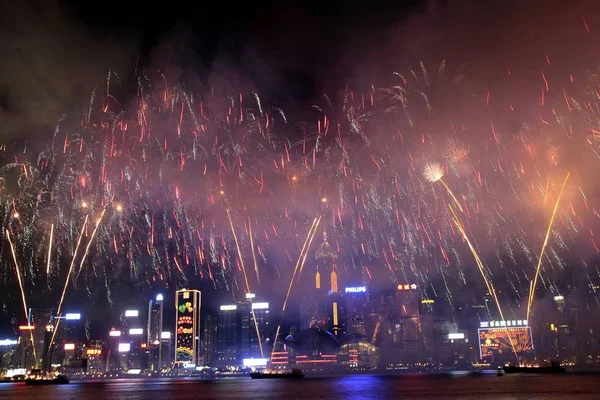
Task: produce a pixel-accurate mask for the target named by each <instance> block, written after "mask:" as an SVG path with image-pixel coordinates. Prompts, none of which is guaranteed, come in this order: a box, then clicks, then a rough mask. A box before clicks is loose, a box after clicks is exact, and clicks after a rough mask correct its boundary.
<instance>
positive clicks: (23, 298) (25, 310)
mask: <svg viewBox="0 0 600 400" xmlns="http://www.w3.org/2000/svg"><path fill="white" fill-rule="evenodd" d="M6 237H7V238H8V244H9V245H10V252H11V254H12V257H13V261H14V262H15V270H16V271H17V281H19V289H21V299H22V300H23V311H24V312H25V319H27V320H28V321H29V313H28V312H27V300H25V289H24V288H23V280H22V279H21V271H20V270H19V263H18V262H17V253H15V246H14V245H13V242H12V240H11V238H10V232H9V231H8V229H7V230H6ZM29 333H30V336H31V347H32V348H33V359H34V360H37V355H36V354H35V342H34V341H33V331H29Z"/></svg>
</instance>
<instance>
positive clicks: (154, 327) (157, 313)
mask: <svg viewBox="0 0 600 400" xmlns="http://www.w3.org/2000/svg"><path fill="white" fill-rule="evenodd" d="M162 323H163V295H162V294H159V295H157V296H156V299H155V300H150V303H149V305H148V342H147V348H148V368H149V369H150V371H152V372H158V371H160V368H161V354H162V352H161V333H162Z"/></svg>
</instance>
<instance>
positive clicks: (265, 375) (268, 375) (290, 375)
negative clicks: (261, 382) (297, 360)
mask: <svg viewBox="0 0 600 400" xmlns="http://www.w3.org/2000/svg"><path fill="white" fill-rule="evenodd" d="M250 377H251V378H252V379H302V378H304V374H303V373H302V371H300V370H299V369H293V370H291V371H264V372H263V371H257V372H252V373H250Z"/></svg>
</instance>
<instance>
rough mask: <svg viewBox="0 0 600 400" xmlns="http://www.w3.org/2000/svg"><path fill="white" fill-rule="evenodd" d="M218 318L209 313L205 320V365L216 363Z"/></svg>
mask: <svg viewBox="0 0 600 400" xmlns="http://www.w3.org/2000/svg"><path fill="white" fill-rule="evenodd" d="M217 332H218V323H217V318H216V317H215V316H213V315H209V316H208V317H207V318H206V321H205V322H204V365H207V366H211V367H212V366H213V365H215V361H216V357H217Z"/></svg>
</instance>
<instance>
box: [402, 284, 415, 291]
mask: <svg viewBox="0 0 600 400" xmlns="http://www.w3.org/2000/svg"><path fill="white" fill-rule="evenodd" d="M416 289H417V285H416V284H414V283H412V284H408V283H405V284H400V285H398V290H416Z"/></svg>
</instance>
